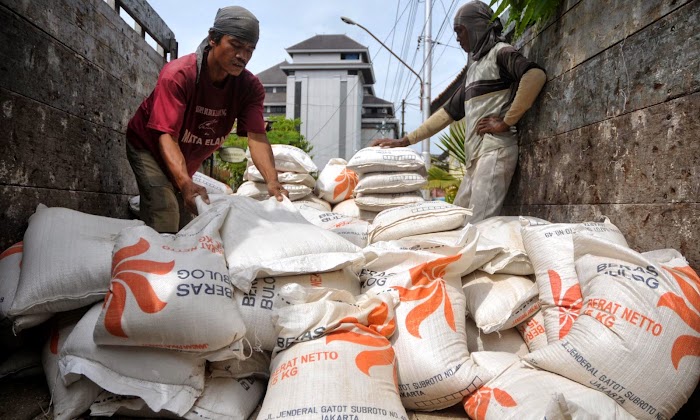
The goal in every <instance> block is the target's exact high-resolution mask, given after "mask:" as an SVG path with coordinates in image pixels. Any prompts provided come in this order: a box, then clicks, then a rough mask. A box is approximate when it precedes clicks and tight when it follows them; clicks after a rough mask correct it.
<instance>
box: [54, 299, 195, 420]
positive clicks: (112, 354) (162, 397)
mask: <svg viewBox="0 0 700 420" xmlns="http://www.w3.org/2000/svg"><path fill="white" fill-rule="evenodd" d="M101 311H102V304H101V303H99V304H96V305H94V306H93V307H92V308H90V310H89V311H88V312H87V313H86V314H85V316H83V318H82V319H81V320H80V322H78V324H77V325H76V326H75V329H73V331H72V332H71V334H70V335H69V336H68V339H67V340H66V342H65V344H64V345H63V347H62V348H61V350H60V352H59V367H60V370H61V375H62V376H63V381H64V383H65V384H66V385H67V386H70V384H72V383H74V382H76V381H77V380H79V379H81V378H82V377H83V376H85V377H87V378H88V379H90V380H91V381H93V382H94V383H96V384H97V385H99V386H100V387H102V388H103V389H105V390H107V391H110V392H112V393H115V394H118V395H133V396H136V397H140V398H142V399H143V400H144V401H145V402H146V404H147V405H148V407H149V408H150V409H151V410H153V411H160V410H168V411H171V412H173V413H176V414H178V415H180V416H182V415H183V414H185V413H186V412H187V411H189V410H190V408H192V405H193V404H194V402H195V400H196V399H197V397H199V396H200V395H201V394H202V391H203V390H204V364H205V361H204V359H199V358H196V357H194V355H192V354H189V353H183V352H178V351H172V350H165V349H159V348H149V347H132V346H98V345H97V344H95V341H94V340H93V338H92V335H93V331H94V329H95V324H96V323H97V319H98V318H99V316H100V313H101Z"/></svg>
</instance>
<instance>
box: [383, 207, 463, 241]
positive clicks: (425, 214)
mask: <svg viewBox="0 0 700 420" xmlns="http://www.w3.org/2000/svg"><path fill="white" fill-rule="evenodd" d="M471 214H472V211H471V210H470V209H465V208H463V207H459V206H455V205H454V204H450V203H444V202H441V201H426V202H421V203H414V204H407V205H405V206H401V207H394V208H392V209H388V210H384V211H382V212H380V213H379V214H377V216H376V217H375V218H374V221H373V222H372V229H371V230H370V232H369V242H370V243H374V242H378V241H391V240H394V239H402V238H405V237H407V236H413V235H421V234H426V233H435V232H444V231H450V230H454V229H459V228H461V227H462V226H464V224H465V223H466V222H467V218H468V217H469V216H471Z"/></svg>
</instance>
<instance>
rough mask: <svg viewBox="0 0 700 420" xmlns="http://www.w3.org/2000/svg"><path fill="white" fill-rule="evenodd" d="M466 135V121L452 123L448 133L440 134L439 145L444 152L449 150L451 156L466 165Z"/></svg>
mask: <svg viewBox="0 0 700 420" xmlns="http://www.w3.org/2000/svg"><path fill="white" fill-rule="evenodd" d="M466 137H467V136H466V126H465V124H464V121H457V122H455V123H454V124H452V125H450V132H449V133H448V134H441V135H440V138H439V140H440V142H439V143H438V144H437V146H438V147H439V148H440V149H441V150H442V151H443V152H448V153H449V154H450V157H452V158H453V159H455V160H456V161H457V162H459V164H460V165H462V166H466V164H467V154H466V152H465V150H464V141H465V139H466Z"/></svg>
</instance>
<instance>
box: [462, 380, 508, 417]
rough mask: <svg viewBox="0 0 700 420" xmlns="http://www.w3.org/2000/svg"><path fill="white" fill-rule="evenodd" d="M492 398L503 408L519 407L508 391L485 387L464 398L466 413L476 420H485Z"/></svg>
mask: <svg viewBox="0 0 700 420" xmlns="http://www.w3.org/2000/svg"><path fill="white" fill-rule="evenodd" d="M491 397H493V399H494V400H496V402H497V403H498V404H499V405H500V406H501V407H515V406H516V405H518V404H517V403H516V402H515V400H514V399H513V397H511V396H510V394H508V393H507V392H506V391H504V390H502V389H498V388H489V387H487V386H485V387H482V388H481V389H480V390H478V391H476V392H475V393H473V394H472V395H469V396H467V397H464V400H463V403H464V411H466V412H467V415H468V416H469V417H471V418H472V419H474V420H483V419H485V418H486V410H487V409H488V408H489V403H490V402H491Z"/></svg>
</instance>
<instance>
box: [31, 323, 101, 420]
mask: <svg viewBox="0 0 700 420" xmlns="http://www.w3.org/2000/svg"><path fill="white" fill-rule="evenodd" d="M84 312H85V311H82V310H76V311H70V312H66V313H62V314H60V315H57V316H56V319H55V320H54V321H53V322H54V324H53V325H52V328H51V336H50V337H49V339H48V340H47V341H46V344H45V345H44V348H43V351H42V354H41V359H42V364H43V365H44V374H45V375H46V383H47V384H48V386H49V392H50V393H51V400H52V403H53V418H54V419H55V420H71V419H74V418H77V417H78V416H80V415H81V414H83V413H84V412H86V411H87V410H88V409H89V408H90V405H91V404H92V402H93V401H95V398H97V396H98V395H99V394H100V392H102V388H100V387H99V386H98V385H96V384H95V383H94V382H92V381H91V380H90V379H88V378H80V379H78V380H77V381H75V382H73V383H72V384H70V385H67V386H66V385H64V383H63V378H62V377H61V375H60V373H59V369H58V354H59V351H60V350H61V349H62V348H63V344H64V343H65V342H66V339H67V338H68V336H69V335H70V333H71V331H73V329H74V328H75V325H76V324H77V323H78V321H80V318H81V315H82V314H83V313H84Z"/></svg>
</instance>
